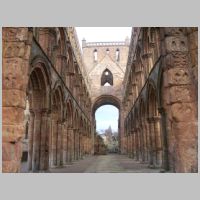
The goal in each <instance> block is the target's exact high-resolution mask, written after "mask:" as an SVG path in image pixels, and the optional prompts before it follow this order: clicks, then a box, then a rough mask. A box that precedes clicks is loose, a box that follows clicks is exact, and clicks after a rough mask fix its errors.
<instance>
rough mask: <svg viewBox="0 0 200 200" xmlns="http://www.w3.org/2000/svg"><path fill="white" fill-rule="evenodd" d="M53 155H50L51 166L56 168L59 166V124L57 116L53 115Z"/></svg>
mask: <svg viewBox="0 0 200 200" xmlns="http://www.w3.org/2000/svg"><path fill="white" fill-rule="evenodd" d="M51 127H52V128H51V153H50V166H52V167H55V166H56V164H57V161H56V160H57V134H58V122H57V115H56V114H55V113H52V114H51Z"/></svg>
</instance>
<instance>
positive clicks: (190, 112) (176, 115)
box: [171, 103, 196, 122]
mask: <svg viewBox="0 0 200 200" xmlns="http://www.w3.org/2000/svg"><path fill="white" fill-rule="evenodd" d="M195 109H196V108H195V105H194V104H192V103H175V104H173V105H172V106H171V120H172V121H175V122H188V121H190V122H192V121H195V120H196V119H195Z"/></svg>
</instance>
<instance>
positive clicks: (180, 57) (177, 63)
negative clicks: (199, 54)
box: [165, 52, 188, 70]
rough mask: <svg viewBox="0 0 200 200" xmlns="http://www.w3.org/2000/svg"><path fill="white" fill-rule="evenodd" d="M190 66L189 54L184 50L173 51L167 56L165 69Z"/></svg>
mask: <svg viewBox="0 0 200 200" xmlns="http://www.w3.org/2000/svg"><path fill="white" fill-rule="evenodd" d="M176 67H178V68H186V67H188V55H187V53H184V52H172V53H169V54H167V55H166V57H165V70H166V69H169V68H176Z"/></svg>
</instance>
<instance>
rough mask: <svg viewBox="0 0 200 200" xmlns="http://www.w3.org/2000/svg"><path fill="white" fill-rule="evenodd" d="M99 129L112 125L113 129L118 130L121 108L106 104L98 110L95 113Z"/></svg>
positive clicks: (99, 130)
mask: <svg viewBox="0 0 200 200" xmlns="http://www.w3.org/2000/svg"><path fill="white" fill-rule="evenodd" d="M95 119H96V127H97V131H98V132H101V131H102V130H105V129H107V128H108V127H109V126H111V128H112V131H113V132H114V131H118V119H119V110H118V108H116V107H115V106H111V105H105V106H101V107H99V108H98V109H97V110H96V113H95Z"/></svg>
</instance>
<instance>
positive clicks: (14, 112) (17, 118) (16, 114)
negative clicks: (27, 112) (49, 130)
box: [2, 107, 24, 125]
mask: <svg viewBox="0 0 200 200" xmlns="http://www.w3.org/2000/svg"><path fill="white" fill-rule="evenodd" d="M2 115H3V118H2V122H3V124H5V125H14V124H21V123H22V122H23V121H24V109H23V108H16V107H2Z"/></svg>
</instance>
